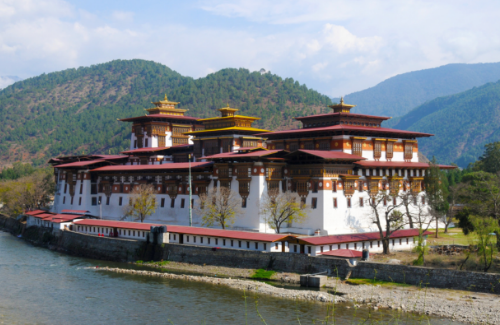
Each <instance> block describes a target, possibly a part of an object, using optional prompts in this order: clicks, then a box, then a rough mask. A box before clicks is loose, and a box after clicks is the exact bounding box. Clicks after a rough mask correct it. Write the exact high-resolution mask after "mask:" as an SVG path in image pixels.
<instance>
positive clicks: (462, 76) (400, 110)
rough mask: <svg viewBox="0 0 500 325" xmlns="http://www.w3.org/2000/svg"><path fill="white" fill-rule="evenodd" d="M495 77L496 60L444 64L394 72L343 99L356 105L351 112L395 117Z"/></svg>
mask: <svg viewBox="0 0 500 325" xmlns="http://www.w3.org/2000/svg"><path fill="white" fill-rule="evenodd" d="M498 80H500V63H478V64H448V65H444V66H441V67H438V68H433V69H425V70H420V71H413V72H408V73H403V74H400V75H397V76H395V77H392V78H389V79H387V80H385V81H383V82H381V83H379V84H378V85H376V86H375V87H372V88H368V89H365V90H362V91H358V92H355V93H352V94H349V95H347V96H345V98H344V99H345V101H346V102H347V103H349V104H354V105H357V107H356V108H355V109H354V110H353V111H355V112H359V113H361V112H362V113H363V114H371V115H382V116H392V117H397V116H402V115H405V114H406V113H408V112H409V111H410V110H412V109H413V108H415V107H417V106H419V105H421V104H423V103H425V102H426V101H429V100H432V99H434V98H437V97H442V96H447V95H452V94H456V93H459V92H462V91H465V90H467V89H471V88H472V87H478V86H481V85H484V84H485V83H488V82H496V81H498Z"/></svg>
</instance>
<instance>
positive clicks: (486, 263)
mask: <svg viewBox="0 0 500 325" xmlns="http://www.w3.org/2000/svg"><path fill="white" fill-rule="evenodd" d="M471 221H472V224H473V225H474V235H475V236H474V237H475V240H474V241H475V244H476V245H477V254H478V255H479V261H480V263H481V264H482V268H483V272H488V270H489V269H490V267H491V264H492V263H493V256H494V255H495V253H496V247H495V245H493V241H492V239H491V234H492V233H493V231H495V230H496V229H498V223H497V221H496V220H495V219H493V218H481V217H477V216H472V217H471Z"/></svg>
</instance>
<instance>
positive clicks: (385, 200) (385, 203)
mask: <svg viewBox="0 0 500 325" xmlns="http://www.w3.org/2000/svg"><path fill="white" fill-rule="evenodd" d="M384 206H385V207H386V206H387V198H385V197H384Z"/></svg>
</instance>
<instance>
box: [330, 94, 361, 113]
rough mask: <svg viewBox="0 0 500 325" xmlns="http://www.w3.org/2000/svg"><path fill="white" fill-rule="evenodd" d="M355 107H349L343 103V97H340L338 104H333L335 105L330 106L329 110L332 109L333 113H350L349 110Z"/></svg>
mask: <svg viewBox="0 0 500 325" xmlns="http://www.w3.org/2000/svg"><path fill="white" fill-rule="evenodd" d="M355 106H356V105H349V104H345V103H344V96H342V97H340V103H339V104H335V105H330V106H328V107H330V108H331V109H333V112H334V113H350V112H351V108H353V107H355Z"/></svg>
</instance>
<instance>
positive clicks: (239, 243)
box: [238, 240, 241, 248]
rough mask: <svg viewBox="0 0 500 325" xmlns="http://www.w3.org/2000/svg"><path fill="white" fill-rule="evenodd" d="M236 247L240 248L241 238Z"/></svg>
mask: <svg viewBox="0 0 500 325" xmlns="http://www.w3.org/2000/svg"><path fill="white" fill-rule="evenodd" d="M238 247H239V248H241V240H238Z"/></svg>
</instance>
